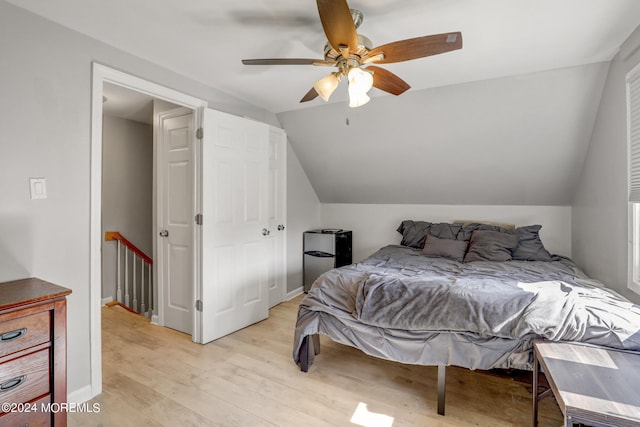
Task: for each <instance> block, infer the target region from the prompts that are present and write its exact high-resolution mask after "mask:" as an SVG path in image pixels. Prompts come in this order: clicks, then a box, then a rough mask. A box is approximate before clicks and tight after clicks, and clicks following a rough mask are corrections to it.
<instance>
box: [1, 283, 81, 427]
mask: <svg viewBox="0 0 640 427" xmlns="http://www.w3.org/2000/svg"><path fill="white" fill-rule="evenodd" d="M70 293H71V290H70V289H67V288H63V287H62V286H58V285H54V284H52V283H49V282H45V281H44V280H40V279H34V278H32V279H24V280H16V281H12V282H5V283H0V404H1V405H0V406H1V409H0V425H1V426H5V425H6V426H14V425H15V426H29V427H34V426H50V425H55V426H66V425H67V413H66V411H65V410H64V408H61V405H60V404H62V403H66V401H67V344H66V329H67V310H66V296H67V295H69V294H70ZM47 409H49V410H51V411H50V412H46V410H47ZM43 410H44V412H43Z"/></svg>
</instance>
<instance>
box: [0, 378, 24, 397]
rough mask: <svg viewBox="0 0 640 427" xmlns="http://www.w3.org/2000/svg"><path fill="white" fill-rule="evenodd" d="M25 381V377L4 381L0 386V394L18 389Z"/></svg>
mask: <svg viewBox="0 0 640 427" xmlns="http://www.w3.org/2000/svg"><path fill="white" fill-rule="evenodd" d="M26 380H27V376H26V375H22V376H21V377H16V378H14V379H12V380H9V381H5V382H3V383H2V384H0V393H4V392H5V391H11V390H13V389H14V388H16V387H18V386H19V385H20V384H22V383H23V382H25V381H26Z"/></svg>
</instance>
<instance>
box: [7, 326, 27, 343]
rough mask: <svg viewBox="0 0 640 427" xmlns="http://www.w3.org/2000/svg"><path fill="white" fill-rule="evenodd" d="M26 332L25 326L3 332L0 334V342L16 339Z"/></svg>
mask: <svg viewBox="0 0 640 427" xmlns="http://www.w3.org/2000/svg"><path fill="white" fill-rule="evenodd" d="M26 334H27V328H22V329H16V330H15V331H9V332H5V333H4V334H2V335H0V342H9V341H14V340H17V339H18V338H20V337H23V336H25V335H26Z"/></svg>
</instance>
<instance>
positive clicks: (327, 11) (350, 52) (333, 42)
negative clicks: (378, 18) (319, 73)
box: [242, 0, 462, 107]
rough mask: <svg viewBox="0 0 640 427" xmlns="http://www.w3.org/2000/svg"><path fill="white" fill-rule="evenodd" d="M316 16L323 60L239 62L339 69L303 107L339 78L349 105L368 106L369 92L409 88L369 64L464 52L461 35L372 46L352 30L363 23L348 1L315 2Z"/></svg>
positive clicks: (334, 85)
mask: <svg viewBox="0 0 640 427" xmlns="http://www.w3.org/2000/svg"><path fill="white" fill-rule="evenodd" d="M317 4H318V13H319V15H320V21H321V22H322V28H323V29H324V33H325V35H326V36H327V40H328V43H327V44H326V45H325V47H324V59H307V58H268V59H243V60H242V63H243V64H245V65H317V66H329V67H336V68H337V69H338V70H337V71H335V72H332V73H330V74H329V75H327V76H326V77H324V78H322V79H320V80H318V81H317V82H316V83H315V84H314V85H313V87H312V88H311V90H309V92H307V94H306V95H305V96H304V97H303V98H302V99H301V100H300V102H307V101H311V100H313V99H315V98H316V97H318V96H320V97H321V98H322V99H324V100H325V101H328V100H329V97H330V96H331V94H332V93H333V92H334V91H335V89H336V88H337V87H338V84H339V83H340V80H341V79H342V77H346V78H347V80H348V82H349V106H350V107H359V106H361V105H364V104H366V103H367V102H369V99H370V98H369V96H368V95H367V92H368V91H369V90H370V89H371V87H376V88H378V89H380V90H383V91H385V92H388V93H391V94H393V95H400V94H401V93H404V92H405V91H406V90H407V89H409V88H410V87H411V86H409V84H407V82H405V81H404V80H402V79H401V78H400V77H398V76H397V75H395V74H393V73H392V72H390V71H388V70H386V69H384V68H381V67H378V66H375V65H371V64H390V63H393V62H402V61H409V60H412V59H417V58H423V57H425V56H431V55H437V54H439V53H445V52H449V51H452V50H456V49H461V48H462V33H460V32H454V33H444V34H434V35H430V36H422V37H416V38H412V39H406V40H400V41H396V42H392V43H387V44H384V45H382V46H378V47H375V48H374V47H373V45H372V43H371V40H369V39H368V38H367V37H365V36H363V35H362V34H358V33H357V32H356V29H357V28H358V27H359V26H360V24H361V23H362V20H363V15H362V12H360V11H359V10H355V9H349V5H348V4H347V2H346V0H317Z"/></svg>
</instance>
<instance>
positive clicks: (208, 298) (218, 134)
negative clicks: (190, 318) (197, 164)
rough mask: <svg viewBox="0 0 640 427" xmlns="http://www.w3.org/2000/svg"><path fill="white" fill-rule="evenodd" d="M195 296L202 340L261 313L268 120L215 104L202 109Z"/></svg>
mask: <svg viewBox="0 0 640 427" xmlns="http://www.w3.org/2000/svg"><path fill="white" fill-rule="evenodd" d="M203 122H204V125H203V128H204V140H203V144H202V214H203V225H202V227H201V229H202V260H201V265H202V302H203V304H202V305H203V310H202V313H201V321H200V325H201V327H202V333H201V337H202V342H203V343H206V342H209V341H212V340H214V339H217V338H219V337H221V336H224V335H227V334H229V333H231V332H234V331H236V330H238V329H241V328H244V327H245V326H248V325H250V324H252V323H255V322H258V321H260V320H263V319H265V318H266V317H267V316H268V314H269V312H268V289H267V263H266V259H267V258H268V256H269V253H268V244H267V243H268V239H267V238H266V236H264V235H263V233H262V230H263V229H266V228H267V227H268V218H267V191H268V185H267V175H268V173H267V170H268V157H267V148H268V135H269V133H268V126H267V125H265V124H263V123H258V122H254V121H250V120H247V119H243V118H240V117H237V116H232V115H230V114H225V113H221V112H218V111H214V110H209V109H207V110H205V111H204V114H203Z"/></svg>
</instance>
